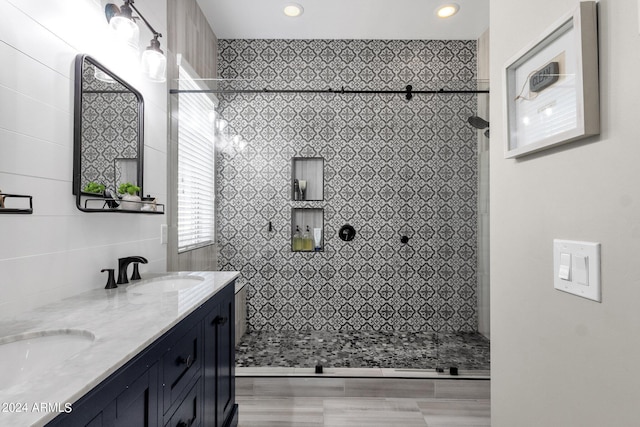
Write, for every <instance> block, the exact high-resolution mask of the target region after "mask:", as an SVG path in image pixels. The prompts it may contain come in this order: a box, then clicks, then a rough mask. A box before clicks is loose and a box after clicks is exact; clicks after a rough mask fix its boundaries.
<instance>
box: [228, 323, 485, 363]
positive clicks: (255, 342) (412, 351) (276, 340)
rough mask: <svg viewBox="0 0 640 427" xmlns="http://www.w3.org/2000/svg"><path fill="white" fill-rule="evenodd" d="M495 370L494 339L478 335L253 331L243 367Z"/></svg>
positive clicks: (244, 342)
mask: <svg viewBox="0 0 640 427" xmlns="http://www.w3.org/2000/svg"><path fill="white" fill-rule="evenodd" d="M317 362H319V363H320V364H322V365H323V366H324V367H328V368H395V369H434V368H437V367H443V368H448V367H451V366H456V367H458V368H459V369H468V370H489V340H487V339H486V338H485V337H483V336H482V335H481V334H478V333H469V332H459V333H434V332H384V331H309V330H306V331H305V330H303V331H290V330H286V331H250V332H247V334H245V335H244V336H243V337H242V339H241V340H240V342H239V343H238V344H237V347H236V366H238V367H267V366H269V367H293V368H313V367H314V366H315V365H316V364H317Z"/></svg>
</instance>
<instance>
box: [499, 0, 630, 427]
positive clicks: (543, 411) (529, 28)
mask: <svg viewBox="0 0 640 427" xmlns="http://www.w3.org/2000/svg"><path fill="white" fill-rule="evenodd" d="M577 4H578V2H577V1H576V0H562V1H560V0H535V1H534V0H491V80H492V85H491V119H492V120H491V124H492V126H491V127H492V129H491V130H492V133H491V151H492V152H491V286H492V289H491V338H492V342H491V362H492V367H491V375H492V425H493V426H495V427H514V426H536V427H539V426H551V427H555V426H562V427H568V426H580V427H589V426H594V427H595V426H598V427H601V426H616V427H624V426H637V425H638V423H639V422H640V421H639V420H640V405H638V402H640V383H639V380H638V374H637V367H638V354H640V333H639V327H640V306H639V303H640V270H638V269H636V268H634V267H635V266H637V265H638V262H637V260H636V257H637V256H638V254H640V249H639V248H640V167H639V166H638V165H639V161H640V144H639V143H638V138H639V137H638V135H639V134H640V128H639V127H638V122H639V120H638V115H639V114H640V108H639V107H640V96H639V94H640V79H638V74H639V73H638V70H639V69H640V35H639V34H638V31H639V30H638V28H639V25H638V12H637V2H636V0H616V1H613V0H602V1H600V3H599V18H600V24H599V27H600V36H599V39H600V82H601V88H600V90H601V117H602V133H601V135H600V136H599V137H594V138H589V139H587V140H583V141H580V142H574V143H571V144H568V145H565V146H562V147H559V148H556V149H551V150H546V151H543V152H540V153H539V154H536V155H531V156H527V157H524V158H522V160H505V159H504V158H503V142H504V138H503V135H502V130H503V128H504V122H503V119H502V117H503V116H502V114H503V111H502V102H503V96H504V93H503V90H502V85H503V79H502V72H503V67H504V65H505V62H506V61H507V60H508V59H509V58H510V57H512V56H513V55H514V54H516V53H517V52H518V51H519V50H520V49H521V48H522V47H523V46H525V45H527V44H528V43H529V41H531V40H532V39H535V38H537V37H538V36H539V35H540V34H541V33H542V32H543V30H544V29H545V28H547V27H548V26H550V25H551V24H552V23H553V22H554V21H555V20H556V19H558V18H559V17H560V16H561V15H562V14H564V13H565V12H568V11H571V10H573V9H574V8H575V6H577ZM553 238H565V239H572V240H586V241H594V242H600V243H601V244H602V303H596V302H593V301H589V300H586V299H582V298H579V297H576V296H572V295H569V294H566V293H563V292H560V291H556V290H554V289H553V283H552V278H553V273H552V271H553V267H552V262H553V261H552V240H553Z"/></svg>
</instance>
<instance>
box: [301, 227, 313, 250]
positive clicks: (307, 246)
mask: <svg viewBox="0 0 640 427" xmlns="http://www.w3.org/2000/svg"><path fill="white" fill-rule="evenodd" d="M302 250H305V251H312V250H313V239H312V238H311V232H310V231H309V226H308V225H307V230H306V231H305V232H304V234H303V235H302Z"/></svg>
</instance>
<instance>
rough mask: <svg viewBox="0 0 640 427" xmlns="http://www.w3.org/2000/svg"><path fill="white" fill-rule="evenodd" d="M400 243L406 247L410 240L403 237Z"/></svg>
mask: <svg viewBox="0 0 640 427" xmlns="http://www.w3.org/2000/svg"><path fill="white" fill-rule="evenodd" d="M400 243H403V244H405V245H406V244H407V243H409V238H408V237H407V236H402V237H401V238H400Z"/></svg>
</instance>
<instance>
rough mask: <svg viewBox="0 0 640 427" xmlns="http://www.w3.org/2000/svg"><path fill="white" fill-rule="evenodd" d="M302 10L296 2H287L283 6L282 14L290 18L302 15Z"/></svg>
mask: <svg viewBox="0 0 640 427" xmlns="http://www.w3.org/2000/svg"><path fill="white" fill-rule="evenodd" d="M302 12H304V9H303V8H302V6H300V5H299V4H298V3H289V4H287V5H285V6H284V14H285V15H287V16H290V17H292V18H295V17H296V16H300V15H302Z"/></svg>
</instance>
